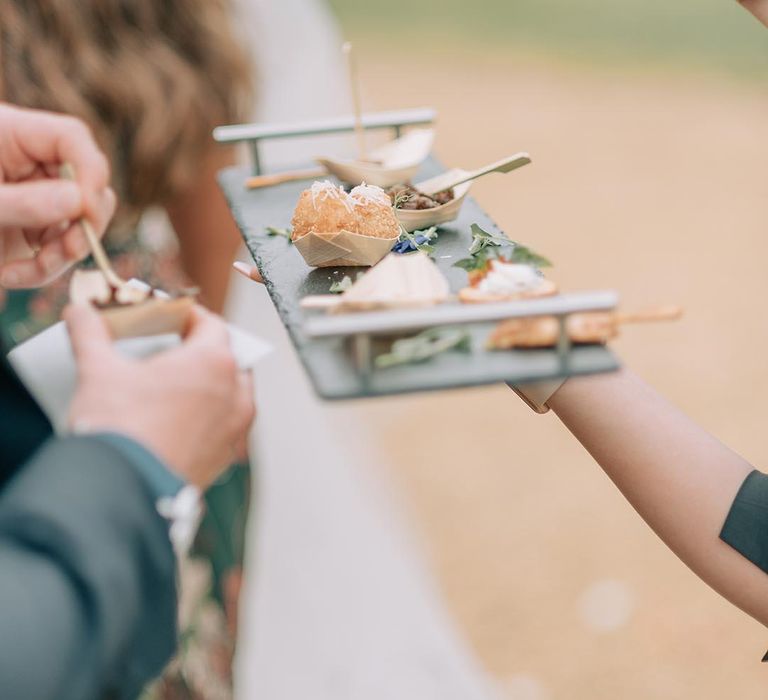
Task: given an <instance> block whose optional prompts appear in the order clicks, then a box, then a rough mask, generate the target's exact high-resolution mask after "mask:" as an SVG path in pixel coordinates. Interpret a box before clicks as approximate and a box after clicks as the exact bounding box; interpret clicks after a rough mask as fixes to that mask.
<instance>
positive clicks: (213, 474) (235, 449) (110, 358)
mask: <svg viewBox="0 0 768 700" xmlns="http://www.w3.org/2000/svg"><path fill="white" fill-rule="evenodd" d="M65 317H66V321H67V325H68V328H69V333H70V338H71V340H72V348H73V350H74V353H75V359H76V361H77V367H78V374H79V381H78V388H77V392H76V394H75V398H74V400H73V402H72V407H71V409H70V425H71V427H72V429H73V431H74V432H76V433H98V432H114V433H120V434H122V435H126V436H128V437H131V438H133V439H134V440H137V441H138V442H140V443H141V444H142V445H144V446H145V447H147V448H148V449H149V450H151V451H152V452H154V454H155V455H157V456H158V457H159V458H160V459H161V460H162V461H163V462H164V463H165V464H166V465H167V466H168V467H169V468H170V469H171V470H172V471H173V472H175V473H176V474H177V475H178V476H180V477H181V478H182V479H184V480H185V481H188V482H189V483H191V484H194V485H195V486H198V487H200V488H203V489H204V488H206V487H207V486H210V484H211V483H213V481H214V480H215V479H216V478H217V477H218V476H219V474H220V473H221V471H222V470H223V469H224V468H225V467H226V466H227V465H229V464H230V463H231V462H232V460H233V459H235V458H239V457H241V456H242V455H243V454H245V452H246V440H247V436H248V431H249V429H250V426H251V423H252V422H253V418H254V415H255V408H254V404H253V386H252V381H251V377H250V374H246V373H242V372H240V370H239V369H238V367H237V364H236V362H235V359H234V356H233V354H232V352H231V350H230V347H229V334H228V332H227V328H226V325H225V324H224V322H223V321H221V320H220V319H219V318H217V317H216V316H214V315H213V314H211V313H209V312H208V311H205V310H204V309H202V308H201V307H196V308H195V309H194V310H193V313H192V319H191V325H190V328H189V330H188V332H187V334H186V337H185V339H184V342H183V343H182V345H181V346H179V347H178V348H176V349H173V350H169V351H167V352H164V353H161V354H158V355H156V356H154V357H152V358H149V359H146V360H142V361H137V360H132V359H128V358H125V357H123V356H122V355H120V354H119V353H118V352H117V350H116V349H115V348H114V346H113V344H112V339H111V337H110V335H109V332H108V330H107V327H106V325H105V323H104V321H103V320H102V318H101V317H100V316H99V314H98V313H97V312H96V311H95V310H94V309H93V308H91V307H90V306H87V305H77V306H70V307H69V308H68V309H67V310H66V312H65Z"/></svg>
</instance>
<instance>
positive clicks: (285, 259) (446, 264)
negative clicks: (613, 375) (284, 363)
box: [219, 160, 618, 399]
mask: <svg viewBox="0 0 768 700" xmlns="http://www.w3.org/2000/svg"><path fill="white" fill-rule="evenodd" d="M441 170H442V168H441V167H440V166H439V164H438V163H437V162H436V161H434V160H430V161H429V162H428V163H427V164H426V165H425V167H424V169H423V172H422V173H421V176H423V178H426V177H429V176H431V175H434V174H436V173H438V172H440V171H441ZM250 174H251V173H250V171H249V170H248V169H245V168H231V169H228V170H225V171H223V172H222V173H220V176H219V181H220V184H221V187H222V189H223V191H224V193H225V195H226V197H227V200H228V202H229V205H230V208H231V209H232V213H233V215H234V217H235V220H236V222H237V225H238V227H239V228H240V231H241V232H242V235H243V238H244V239H245V243H246V245H247V246H248V249H249V250H250V252H251V254H252V255H253V259H254V260H255V262H256V265H257V266H258V268H259V270H260V272H261V274H262V276H263V277H264V280H265V282H266V286H267V291H268V292H269V295H270V296H271V298H272V301H273V302H274V304H275V307H276V308H277V311H278V313H279V314H280V317H281V319H282V321H283V323H284V324H285V326H286V328H287V329H288V332H289V334H290V336H291V339H292V340H293V343H294V345H295V347H296V351H297V352H298V353H299V356H300V358H301V360H302V362H303V364H304V367H305V368H306V370H307V372H308V374H309V376H310V378H311V380H312V383H313V385H314V387H315V389H316V391H317V393H318V394H319V395H320V396H321V397H323V398H325V399H350V398H362V397H370V396H380V395H387V394H402V393H408V392H416V391H430V390H438V389H450V388H456V387H466V386H479V385H484V384H495V383H499V382H504V381H509V382H513V383H524V382H529V381H535V380H540V379H553V378H556V377H562V376H571V375H581V374H594V373H600V372H609V371H613V370H615V369H617V368H618V363H617V360H616V358H615V357H614V355H613V354H612V353H611V352H610V351H609V350H608V349H606V348H605V347H603V346H582V347H574V348H568V349H566V350H565V351H562V350H563V349H562V348H561V352H559V351H558V350H556V349H551V350H549V349H547V350H513V351H505V352H489V351H487V350H485V349H484V345H485V340H486V338H487V337H488V334H489V333H490V331H491V329H492V328H493V327H494V325H495V322H484V323H475V324H472V325H471V326H469V327H468V328H469V330H470V332H471V334H472V350H471V352H468V353H465V352H448V353H445V354H443V355H441V356H438V357H436V358H433V359H432V360H430V361H428V362H425V363H421V364H414V365H407V366H401V367H393V368H389V369H375V368H372V369H366V370H362V369H361V365H360V364H359V362H357V361H356V360H355V356H354V353H353V352H351V348H350V339H349V338H342V337H329V338H310V337H309V336H308V334H307V328H306V322H307V320H308V318H309V314H308V312H305V311H303V310H302V309H301V308H300V306H299V301H300V299H301V298H302V297H304V296H306V295H309V294H327V293H328V291H329V288H330V286H331V285H332V284H333V282H335V281H337V280H340V279H342V277H343V276H344V275H351V276H352V277H353V279H354V275H355V274H356V273H357V272H359V271H360V270H364V269H365V268H319V269H313V268H310V267H309V266H308V265H307V264H306V263H305V262H304V259H303V258H302V257H301V255H300V254H299V252H298V250H296V249H295V248H294V247H293V246H292V245H291V244H290V243H289V242H288V241H287V240H286V239H285V238H283V237H270V236H268V235H267V233H266V228H267V227H268V226H275V227H279V228H282V227H288V226H289V225H290V221H291V217H292V215H293V210H294V207H295V205H296V202H297V201H298V198H299V195H300V193H301V192H302V190H303V189H305V188H306V187H307V186H308V183H306V182H297V183H286V184H283V185H277V186H274V187H269V188H266V189H261V190H254V191H248V190H246V189H245V187H244V182H245V179H246V177H247V176H248V175H250ZM420 179H422V177H420ZM473 223H477V224H479V225H480V226H482V227H483V228H484V229H486V230H491V231H498V230H499V229H498V227H497V226H496V225H495V224H494V223H493V221H491V219H490V218H489V217H488V215H487V214H485V212H483V210H482V209H481V208H480V207H479V206H478V204H477V203H476V202H475V201H474V200H473V199H472V198H467V200H466V201H465V203H464V207H463V209H462V213H461V216H460V218H459V220H457V221H455V222H453V223H451V224H448V225H446V226H444V227H442V228H441V229H440V235H439V238H438V239H437V243H436V250H435V253H434V255H433V257H434V259H435V261H436V263H437V265H438V266H439V268H440V269H441V270H442V272H443V273H444V274H445V276H446V277H447V278H448V281H449V283H450V286H451V290H452V291H453V292H457V291H458V290H459V289H461V288H462V287H464V286H466V283H467V275H466V273H465V272H464V271H463V270H460V269H458V268H455V267H452V266H453V263H454V262H456V261H457V260H459V259H461V258H464V257H467V250H468V248H469V245H470V242H471V235H470V226H471V225H472V224H473ZM521 243H525V241H521ZM544 252H546V251H544ZM313 313H314V312H313ZM380 313H387V312H380ZM387 342H388V341H387ZM386 349H387V345H386V343H385V341H384V340H382V339H374V342H373V350H374V353H376V352H379V351H383V350H386Z"/></svg>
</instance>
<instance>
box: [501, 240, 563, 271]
mask: <svg viewBox="0 0 768 700" xmlns="http://www.w3.org/2000/svg"><path fill="white" fill-rule="evenodd" d="M505 257H506V256H505ZM509 261H510V262H513V263H519V264H521V265H531V266H532V267H552V263H551V262H550V261H549V260H547V258H545V257H544V256H542V255H539V254H538V253H535V252H534V251H532V250H531V249H530V248H526V247H525V246H524V245H520V244H519V243H516V244H515V247H514V248H513V249H512V258H511V259H510V260H509Z"/></svg>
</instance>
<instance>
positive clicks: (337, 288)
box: [328, 275, 353, 294]
mask: <svg viewBox="0 0 768 700" xmlns="http://www.w3.org/2000/svg"><path fill="white" fill-rule="evenodd" d="M352 284H353V282H352V278H351V277H350V276H349V275H344V277H342V278H341V279H340V280H337V281H336V282H334V283H333V284H332V285H331V288H330V289H329V290H328V292H329V293H330V294H343V293H344V292H346V291H347V290H348V289H349V288H350V287H351V286H352Z"/></svg>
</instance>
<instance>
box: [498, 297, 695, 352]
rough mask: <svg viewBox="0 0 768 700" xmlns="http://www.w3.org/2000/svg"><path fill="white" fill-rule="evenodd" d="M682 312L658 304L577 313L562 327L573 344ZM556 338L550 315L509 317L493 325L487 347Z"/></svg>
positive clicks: (539, 344)
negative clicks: (638, 308) (635, 309)
mask: <svg viewBox="0 0 768 700" xmlns="http://www.w3.org/2000/svg"><path fill="white" fill-rule="evenodd" d="M682 313H683V310H682V309H681V308H680V307H679V306H660V307H655V308H651V309H647V310H643V311H639V312H636V313H617V312H593V313H578V314H573V315H572V316H569V317H568V319H567V321H566V329H567V332H568V335H569V336H570V339H571V341H572V342H574V343H605V342H608V341H609V340H611V339H612V338H615V337H616V336H617V335H618V332H619V325H620V324H624V323H645V322H651V321H674V320H676V319H678V318H680V316H681V315H682ZM559 337H560V324H559V322H558V320H557V319H556V318H555V317H554V316H544V317H540V318H539V317H537V318H518V319H510V320H509V321H503V322H502V323H501V324H499V325H498V326H497V327H496V329H495V330H494V331H493V333H492V334H491V337H490V338H489V347H492V348H495V349H507V348H513V347H520V348H526V347H528V348H544V347H552V346H554V345H556V344H557V341H558V338H559Z"/></svg>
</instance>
